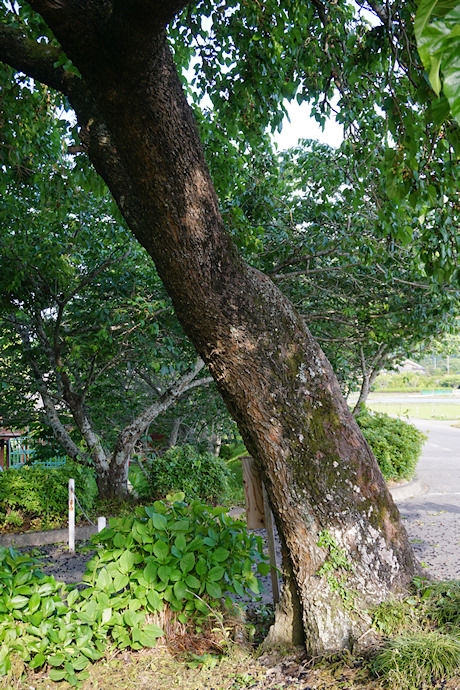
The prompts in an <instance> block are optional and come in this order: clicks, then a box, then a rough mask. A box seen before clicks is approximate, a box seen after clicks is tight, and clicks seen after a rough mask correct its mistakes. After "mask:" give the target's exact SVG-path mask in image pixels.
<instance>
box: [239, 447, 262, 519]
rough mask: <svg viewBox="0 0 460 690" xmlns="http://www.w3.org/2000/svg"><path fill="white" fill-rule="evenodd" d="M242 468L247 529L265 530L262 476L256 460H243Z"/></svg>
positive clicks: (247, 458) (248, 458) (249, 458)
mask: <svg viewBox="0 0 460 690" xmlns="http://www.w3.org/2000/svg"><path fill="white" fill-rule="evenodd" d="M241 467H242V469H243V486H244V501H245V504H246V524H247V528H248V529H263V528H264V527H265V516H264V497H263V492H262V479H261V476H260V474H259V471H258V469H257V466H256V463H255V462H254V458H251V457H246V458H241Z"/></svg>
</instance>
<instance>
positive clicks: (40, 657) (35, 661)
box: [29, 652, 46, 668]
mask: <svg viewBox="0 0 460 690" xmlns="http://www.w3.org/2000/svg"><path fill="white" fill-rule="evenodd" d="M45 661H46V656H45V655H44V654H42V653H41V652H39V653H38V654H35V656H34V657H33V658H32V660H31V661H30V662H29V666H30V668H40V666H43V664H44V663H45Z"/></svg>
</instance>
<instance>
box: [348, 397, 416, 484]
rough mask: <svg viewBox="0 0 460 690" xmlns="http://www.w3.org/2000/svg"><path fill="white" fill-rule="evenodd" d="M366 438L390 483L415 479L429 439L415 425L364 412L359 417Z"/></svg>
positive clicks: (358, 420) (387, 416) (382, 414)
mask: <svg viewBox="0 0 460 690" xmlns="http://www.w3.org/2000/svg"><path fill="white" fill-rule="evenodd" d="M357 422H358V424H359V426H360V427H361V431H362V432H363V435H364V438H365V439H366V441H367V442H368V443H369V445H370V447H371V448H372V451H373V453H374V455H375V457H376V459H377V462H378V464H379V467H380V469H381V471H382V474H383V476H384V477H385V479H386V480H387V481H388V480H390V479H392V480H395V481H397V480H400V479H411V478H412V477H413V475H414V472H415V467H416V465H417V462H418V460H419V458H420V455H421V452H422V447H423V444H424V442H425V441H426V438H427V437H426V436H425V434H423V433H422V432H421V431H419V430H418V429H417V428H416V427H415V426H413V424H409V423H408V422H404V421H402V420H401V419H396V418H395V417H390V416H389V415H387V414H385V413H383V412H379V413H377V412H376V413H372V414H371V413H370V412H368V411H367V410H366V409H364V410H363V411H362V412H361V413H360V414H359V416H358V417H357Z"/></svg>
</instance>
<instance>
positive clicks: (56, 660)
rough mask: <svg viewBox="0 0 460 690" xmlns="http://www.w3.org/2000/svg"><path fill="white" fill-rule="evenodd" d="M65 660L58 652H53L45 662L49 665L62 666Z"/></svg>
mask: <svg viewBox="0 0 460 690" xmlns="http://www.w3.org/2000/svg"><path fill="white" fill-rule="evenodd" d="M65 661H66V658H65V657H64V656H60V655H59V654H53V655H51V656H49V657H48V659H47V662H48V663H49V664H50V665H51V666H62V664H63V663H64V662H65Z"/></svg>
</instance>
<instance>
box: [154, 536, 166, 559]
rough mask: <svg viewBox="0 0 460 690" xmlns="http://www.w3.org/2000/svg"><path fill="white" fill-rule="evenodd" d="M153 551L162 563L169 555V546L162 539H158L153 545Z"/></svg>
mask: <svg viewBox="0 0 460 690" xmlns="http://www.w3.org/2000/svg"><path fill="white" fill-rule="evenodd" d="M153 553H154V554H155V556H156V557H157V558H158V560H159V561H160V563H164V562H165V560H166V559H167V557H168V556H169V546H168V545H167V544H166V543H165V542H164V541H163V540H162V539H159V540H158V541H156V542H155V543H154V545H153Z"/></svg>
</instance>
